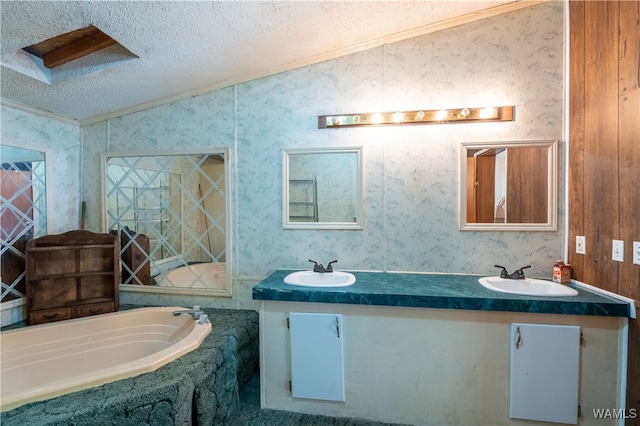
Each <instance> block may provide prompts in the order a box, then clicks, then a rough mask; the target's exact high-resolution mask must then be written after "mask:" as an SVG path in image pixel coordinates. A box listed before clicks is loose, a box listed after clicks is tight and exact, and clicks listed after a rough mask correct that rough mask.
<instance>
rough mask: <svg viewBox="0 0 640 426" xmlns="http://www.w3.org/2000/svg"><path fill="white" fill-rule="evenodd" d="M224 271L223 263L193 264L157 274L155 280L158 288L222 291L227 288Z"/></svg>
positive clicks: (224, 265)
mask: <svg viewBox="0 0 640 426" xmlns="http://www.w3.org/2000/svg"><path fill="white" fill-rule="evenodd" d="M225 270H226V263H225V262H220V263H195V264H193V265H188V266H181V267H179V268H175V269H172V270H170V271H167V272H163V273H161V274H158V275H157V276H156V277H155V280H156V285H158V286H160V287H180V288H206V289H219V290H224V289H225V288H227V283H226V279H225V278H226V271H225Z"/></svg>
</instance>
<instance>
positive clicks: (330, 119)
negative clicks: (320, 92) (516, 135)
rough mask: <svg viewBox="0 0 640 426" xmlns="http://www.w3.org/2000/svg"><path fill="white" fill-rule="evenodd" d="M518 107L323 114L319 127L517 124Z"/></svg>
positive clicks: (319, 117) (320, 116) (319, 120)
mask: <svg viewBox="0 0 640 426" xmlns="http://www.w3.org/2000/svg"><path fill="white" fill-rule="evenodd" d="M515 110H516V107H515V106H501V107H482V108H454V109H434V110H419V111H398V112H374V113H362V114H341V115H319V116H318V128H319V129H329V128H340V127H356V126H388V125H402V124H446V123H469V122H494V121H513V120H514V117H515Z"/></svg>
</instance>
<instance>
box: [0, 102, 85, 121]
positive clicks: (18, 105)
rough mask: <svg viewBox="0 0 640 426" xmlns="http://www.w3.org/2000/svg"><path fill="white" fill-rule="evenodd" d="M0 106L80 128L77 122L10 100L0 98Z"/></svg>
mask: <svg viewBox="0 0 640 426" xmlns="http://www.w3.org/2000/svg"><path fill="white" fill-rule="evenodd" d="M0 105H2V106H6V107H9V108H13V109H17V110H18V111H22V112H27V113H29V114H34V115H37V116H40V117H45V118H49V119H51V120H56V121H59V122H61V123H65V124H71V125H74V126H80V122H79V121H78V120H72V119H70V118H67V117H63V116H61V115H58V114H54V113H52V112H50V111H45V110H43V109H39V108H34V107H31V106H28V105H24V104H21V103H20V102H16V101H12V100H11V99H7V98H2V97H0Z"/></svg>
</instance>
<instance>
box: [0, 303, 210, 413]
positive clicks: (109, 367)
mask: <svg viewBox="0 0 640 426" xmlns="http://www.w3.org/2000/svg"><path fill="white" fill-rule="evenodd" d="M185 309H186V308H181V307H169V308H139V309H132V310H129V311H120V312H114V313H111V314H104V315H96V316H92V317H86V318H79V319H75V320H67V321H60V322H56V323H51V324H43V325H38V326H32V327H25V328H20V329H16V330H9V331H4V332H2V333H0V351H1V358H0V363H1V373H2V378H1V381H2V383H1V385H0V387H1V394H0V400H1V407H0V410H1V411H7V410H11V409H13V408H16V407H19V406H20V405H23V404H26V403H27V402H32V401H41V400H44V399H49V398H53V397H55V396H59V395H64V394H66V393H70V392H75V391H78V390H81V389H87V388H91V387H94V386H99V385H102V384H105V383H109V382H113V381H116V380H120V379H124V378H127V377H132V376H137V375H138V374H142V373H147V372H150V371H154V370H156V369H158V368H159V367H161V366H163V365H164V364H167V363H169V362H171V361H173V360H175V359H176V358H178V357H180V356H181V355H184V354H185V353H187V352H189V351H192V350H193V349H195V348H197V347H198V346H200V343H201V342H202V340H203V339H204V338H205V337H206V336H207V334H208V333H209V331H211V323H209V322H207V323H205V324H198V323H197V322H196V321H195V320H194V319H193V318H192V317H191V316H190V315H180V316H173V315H172V312H173V311H179V310H185Z"/></svg>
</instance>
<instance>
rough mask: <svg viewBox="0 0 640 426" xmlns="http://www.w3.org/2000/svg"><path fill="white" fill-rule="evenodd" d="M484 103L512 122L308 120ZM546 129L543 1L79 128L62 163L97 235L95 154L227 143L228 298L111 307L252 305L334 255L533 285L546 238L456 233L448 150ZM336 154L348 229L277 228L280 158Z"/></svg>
mask: <svg viewBox="0 0 640 426" xmlns="http://www.w3.org/2000/svg"><path fill="white" fill-rule="evenodd" d="M487 105H515V106H516V120H515V121H514V122H508V123H482V124H445V125H424V126H402V127H378V128H366V129H363V128H357V129H354V128H352V129H318V128H317V116H318V115H320V114H333V113H355V112H370V111H394V110H417V109H439V108H447V107H451V108H456V107H464V106H472V107H478V106H487ZM16 114H17V113H16ZM2 120H3V135H4V133H5V128H4V127H5V125H6V124H5V118H4V117H3V119H2ZM562 120H563V4H562V3H561V2H549V3H545V4H540V5H536V6H533V7H530V8H526V9H521V10H518V11H515V12H512V13H508V14H504V15H500V16H497V17H493V18H490V19H485V20H481V21H478V22H475V23H470V24H466V25H463V26H459V27H455V28H451V29H448V30H444V31H440V32H436V33H433V34H427V35H423V36H420V37H416V38H412V39H409V40H405V41H401V42H397V43H392V44H387V45H384V46H380V47H376V48H372V49H369V50H366V51H362V52H359V53H356V54H352V55H348V56H344V57H341V58H338V59H334V60H330V61H326V62H323V63H320V64H316V65H312V66H308V67H305V68H300V69H296V70H293V71H289V72H286V73H281V74H277V75H274V76H270V77H265V78H262V79H258V80H254V81H250V82H247V83H244V84H239V85H237V86H233V87H228V88H224V89H221V90H217V91H214V92H210V93H206V94H203V95H200V96H195V97H192V98H189V99H185V100H182V101H177V102H174V103H171V104H167V105H163V106H159V107H156V108H152V109H148V110H145V111H141V112H137V113H133V114H129V115H125V116H121V117H118V118H114V119H110V120H108V121H104V122H100V123H96V124H93V125H90V126H85V127H83V128H82V136H81V139H82V148H81V149H80V150H79V151H78V150H75V151H73V153H70V155H69V158H67V159H66V161H68V162H69V163H68V164H66V165H64V166H62V167H65V168H68V173H69V175H71V176H73V177H74V179H68V180H73V181H75V176H77V171H76V170H77V167H78V164H81V165H82V170H83V174H82V187H81V188H70V190H71V191H75V192H73V196H71V197H72V199H71V200H69V203H68V204H70V205H71V207H68V208H72V209H73V208H74V206H75V205H78V203H79V198H82V199H84V200H86V201H87V205H88V211H89V214H88V222H87V223H88V228H89V229H93V230H101V222H100V208H101V207H100V199H99V193H100V156H99V153H100V152H102V151H134V152H135V151H145V152H149V151H156V150H157V151H175V150H177V149H184V150H189V149H192V150H193V149H197V150H202V149H207V148H212V147H231V148H232V154H233V155H232V158H231V161H232V170H233V176H231V179H232V185H233V192H234V193H233V230H232V232H233V241H234V246H233V248H232V254H233V260H232V265H233V275H234V296H233V298H231V299H217V300H214V299H212V300H202V299H201V298H200V299H198V300H194V299H193V298H189V297H173V298H171V297H167V296H153V295H144V294H125V295H123V296H122V298H121V301H122V303H128V302H143V303H173V302H175V303H180V304H193V303H200V304H201V305H203V306H217V307H239V308H254V307H255V306H257V305H255V304H254V302H253V301H252V300H251V287H252V286H253V285H254V284H255V283H256V281H258V280H260V279H261V278H263V277H264V276H266V275H267V274H269V273H270V272H271V271H273V270H275V269H280V268H291V269H304V268H307V267H308V262H307V259H309V258H313V259H317V260H319V261H322V262H323V263H325V262H326V261H329V260H333V259H338V260H339V263H338V264H337V265H335V266H336V267H337V268H338V269H352V270H391V271H423V272H462V273H478V274H489V273H493V272H494V270H495V268H494V267H493V265H494V264H495V263H500V264H503V265H505V266H507V267H508V268H510V269H513V268H515V267H517V266H522V265H525V264H531V265H532V266H533V267H532V269H531V271H530V275H535V276H549V274H550V271H551V267H552V265H553V260H554V259H555V258H557V257H558V256H561V255H562V252H563V247H562V244H563V240H562V232H561V231H558V232H536V233H531V232H526V233H525V232H461V231H459V230H458V226H457V220H458V219H457V203H458V201H457V199H458V180H459V179H458V174H459V166H458V161H459V160H458V155H459V144H460V143H461V142H463V141H493V140H495V141H509V140H526V139H561V138H562V134H563V121H562ZM9 125H10V126H12V127H13V126H15V125H18V123H16V122H13V121H11V122H10V123H9ZM52 132H53V130H52ZM64 137H65V135H62V134H60V132H59V131H57V130H56V131H55V132H54V134H53V135H52V139H55V140H57V139H59V138H60V139H61V138H64ZM75 141H76V143H77V141H78V139H77V136H76V139H75ZM560 145H561V151H563V153H562V154H561V156H560V163H561V164H562V163H563V157H564V150H565V147H566V144H565V143H564V141H562V142H561V144H560ZM340 146H363V147H364V148H363V156H364V184H365V188H364V229H363V230H348V231H345V230H343V231H307V230H283V229H282V217H281V216H282V204H281V202H282V201H281V197H282V176H281V175H282V164H281V162H282V149H284V148H296V147H299V148H303V147H305V148H306V147H308V148H316V147H340ZM70 148H72V149H73V148H74V146H73V145H72V146H70ZM78 155H80V156H81V158H80V159H78V158H77V157H78ZM59 167H60V166H59ZM562 175H563V170H560V176H562ZM51 181H54V179H51V180H50V182H51ZM66 184H67V183H63V182H60V183H57V184H56V193H58V192H63V189H62V186H63V185H66ZM560 186H561V190H560V194H559V200H562V199H563V197H564V190H563V189H562V188H564V181H563V179H561V185H560ZM78 194H81V196H80V197H79V196H78ZM560 204H562V203H560ZM59 213H60V214H62V212H59ZM68 216H74V215H73V214H70V215H68ZM563 220H564V212H563V211H561V212H560V223H563ZM65 225H71V224H68V223H65Z"/></svg>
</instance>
